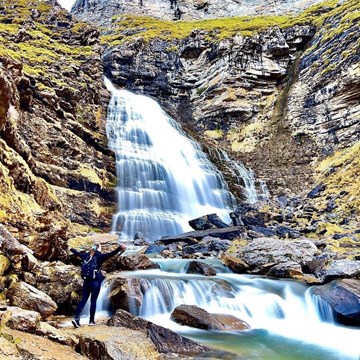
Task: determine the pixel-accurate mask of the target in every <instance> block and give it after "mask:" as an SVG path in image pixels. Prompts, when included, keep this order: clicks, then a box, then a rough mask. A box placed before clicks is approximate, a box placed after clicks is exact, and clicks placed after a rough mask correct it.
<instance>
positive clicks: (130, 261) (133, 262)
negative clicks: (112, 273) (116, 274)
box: [115, 254, 160, 270]
mask: <svg viewBox="0 0 360 360" xmlns="http://www.w3.org/2000/svg"><path fill="white" fill-rule="evenodd" d="M115 260H116V269H119V270H145V269H158V268H159V267H160V265H159V264H156V263H154V262H152V261H151V260H150V259H149V258H148V257H147V256H146V255H144V254H140V255H129V256H118V257H117V258H115Z"/></svg>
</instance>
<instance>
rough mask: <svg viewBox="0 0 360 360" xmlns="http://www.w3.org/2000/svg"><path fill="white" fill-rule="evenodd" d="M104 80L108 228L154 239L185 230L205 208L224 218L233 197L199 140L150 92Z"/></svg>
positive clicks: (123, 237) (124, 236)
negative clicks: (112, 178)
mask: <svg viewBox="0 0 360 360" xmlns="http://www.w3.org/2000/svg"><path fill="white" fill-rule="evenodd" d="M105 83H106V85H107V88H108V89H109V91H110V92H111V94H112V97H111V100H110V103H109V107H108V116H107V123H106V131H107V135H108V140H109V147H110V148H111V149H112V150H113V151H114V152H115V154H116V168H117V177H118V183H117V189H116V190H117V196H118V209H117V213H116V214H115V215H114V217H113V228H112V231H113V232H114V233H117V234H119V238H120V239H121V240H131V239H133V237H134V234H135V233H137V232H141V233H143V234H144V236H145V239H146V240H150V241H154V240H157V239H159V238H161V237H162V236H165V235H166V236H169V235H175V234H179V233H182V232H185V231H189V230H191V228H190V226H189V224H188V221H189V220H191V219H194V218H196V217H199V216H203V215H206V214H210V213H216V214H218V215H219V216H220V217H221V218H223V220H224V221H226V222H230V219H229V217H228V214H229V212H230V211H231V209H232V207H234V205H235V199H234V197H233V195H232V194H231V193H230V192H229V190H228V187H227V185H226V183H225V182H224V179H223V177H222V175H221V174H220V172H219V171H218V170H217V169H216V167H215V166H214V165H213V164H212V163H211V162H210V161H209V160H208V158H207V156H206V154H205V153H204V152H203V151H202V150H201V149H200V147H199V145H198V144H197V143H196V142H195V141H193V140H191V139H189V138H188V137H187V136H186V135H185V133H184V132H183V131H182V130H181V128H180V126H179V125H178V124H177V123H176V122H175V121H174V120H173V119H171V118H170V117H169V116H167V115H166V113H165V112H164V111H163V110H162V109H161V107H160V106H159V105H158V104H157V103H156V102H155V101H154V100H152V99H151V98H149V97H145V96H142V95H136V94H133V93H131V92H129V91H126V90H118V89H115V87H114V86H113V85H112V84H111V83H110V81H109V80H107V79H105Z"/></svg>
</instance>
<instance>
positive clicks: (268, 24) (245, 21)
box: [101, 0, 359, 46]
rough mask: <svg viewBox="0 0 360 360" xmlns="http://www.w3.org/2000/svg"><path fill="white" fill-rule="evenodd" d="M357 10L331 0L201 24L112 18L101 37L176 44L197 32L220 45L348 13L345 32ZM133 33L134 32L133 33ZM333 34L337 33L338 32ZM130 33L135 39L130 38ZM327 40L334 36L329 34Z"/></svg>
mask: <svg viewBox="0 0 360 360" xmlns="http://www.w3.org/2000/svg"><path fill="white" fill-rule="evenodd" d="M357 6H358V4H357V0H348V1H345V2H344V3H343V4H341V5H339V1H338V0H329V1H324V2H322V3H320V4H317V5H314V6H312V7H310V8H308V9H306V10H305V11H303V12H302V13H300V14H298V15H282V16H256V17H254V16H242V17H232V18H219V19H206V20H197V21H168V20H160V19H154V18H150V17H146V16H134V15H130V14H124V15H120V16H114V17H113V18H112V29H111V30H110V32H109V30H108V29H106V34H105V35H104V36H102V37H101V42H102V44H106V45H109V46H115V45H119V44H121V43H123V42H126V41H129V40H134V39H135V38H141V39H142V40H143V41H144V42H149V41H151V40H153V39H155V38H157V39H162V40H166V41H172V40H179V39H184V38H186V37H188V36H189V35H190V34H191V32H193V31H194V30H202V31H205V32H206V34H205V40H209V41H220V40H222V39H225V38H231V37H233V36H234V35H242V36H252V35H254V34H256V33H259V32H261V31H264V30H266V29H269V28H272V27H278V28H281V29H283V28H288V27H290V26H294V25H310V24H312V25H315V26H320V25H323V24H324V23H326V21H327V20H328V19H329V18H330V17H332V16H337V15H339V14H343V13H344V12H345V15H344V16H343V18H342V20H341V23H342V25H343V27H342V29H344V27H346V26H351V24H353V23H355V22H356V21H358V19H359V14H358V12H359V11H355V9H356V7H357ZM129 30H131V31H130V32H129ZM331 31H332V33H334V31H335V30H331ZM336 31H342V30H341V29H339V30H336ZM336 31H335V32H336ZM129 33H131V35H128V34H129ZM327 36H330V35H329V34H327Z"/></svg>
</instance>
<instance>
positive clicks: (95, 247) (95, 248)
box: [91, 243, 101, 251]
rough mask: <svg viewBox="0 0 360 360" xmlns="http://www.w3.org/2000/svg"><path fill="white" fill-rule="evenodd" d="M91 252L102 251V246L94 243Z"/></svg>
mask: <svg viewBox="0 0 360 360" xmlns="http://www.w3.org/2000/svg"><path fill="white" fill-rule="evenodd" d="M91 250H93V251H101V245H100V244H99V243H94V244H93V245H92V246H91Z"/></svg>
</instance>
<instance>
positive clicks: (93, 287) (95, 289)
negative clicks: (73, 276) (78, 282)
mask: <svg viewBox="0 0 360 360" xmlns="http://www.w3.org/2000/svg"><path fill="white" fill-rule="evenodd" d="M100 288H101V280H84V285H83V291H82V296H81V300H80V302H79V305H78V306H77V308H76V312H75V319H80V314H81V312H82V310H83V308H84V306H85V304H86V302H87V301H88V299H89V296H90V295H91V298H90V321H95V311H96V300H97V298H98V296H99V293H100Z"/></svg>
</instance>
